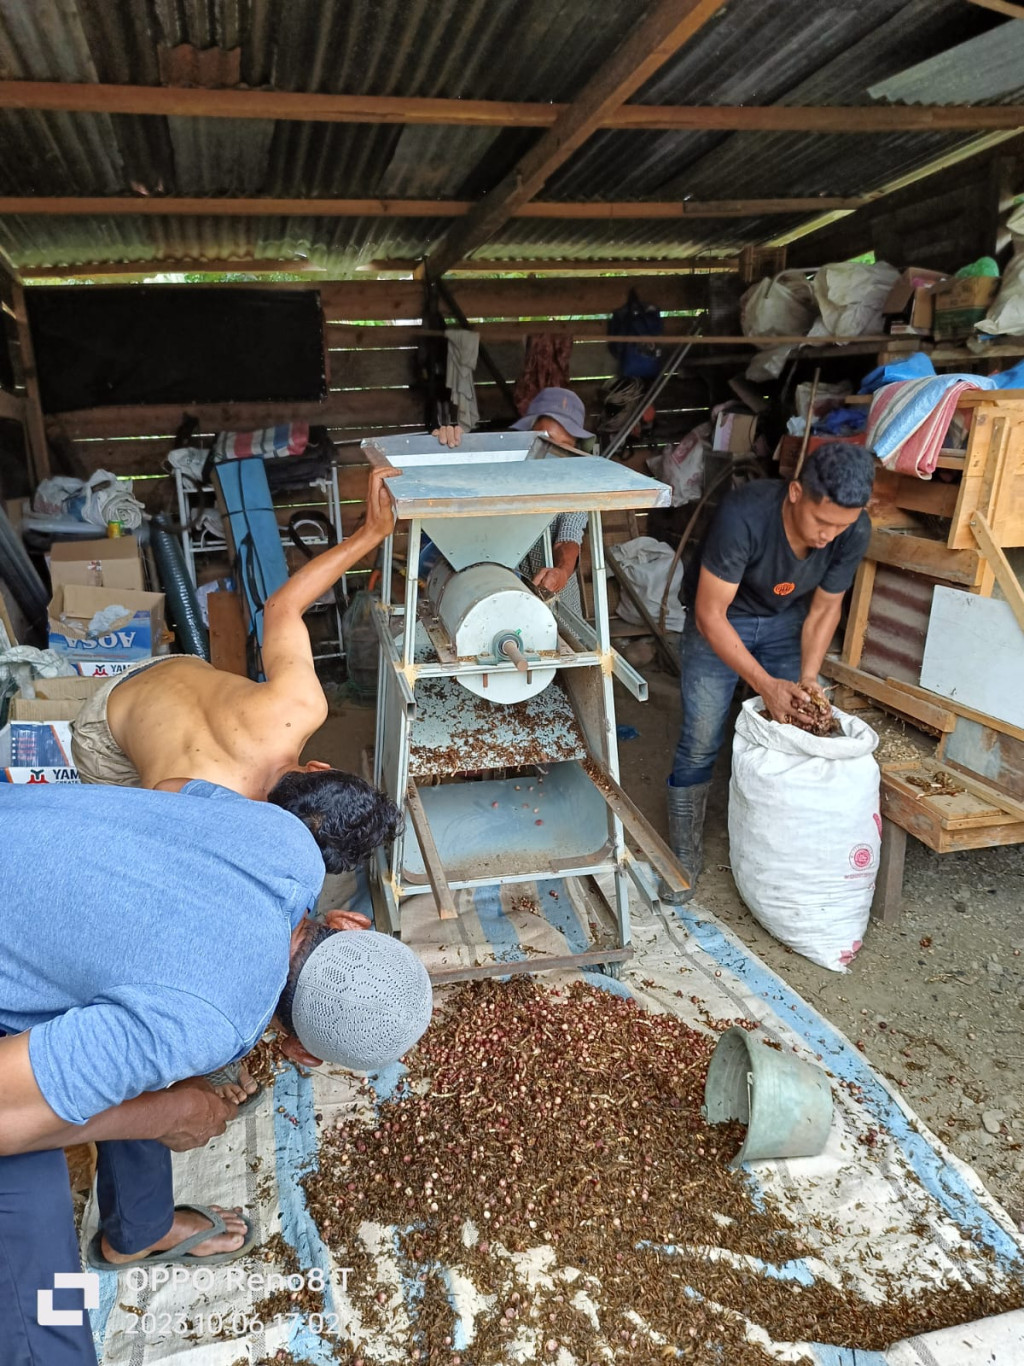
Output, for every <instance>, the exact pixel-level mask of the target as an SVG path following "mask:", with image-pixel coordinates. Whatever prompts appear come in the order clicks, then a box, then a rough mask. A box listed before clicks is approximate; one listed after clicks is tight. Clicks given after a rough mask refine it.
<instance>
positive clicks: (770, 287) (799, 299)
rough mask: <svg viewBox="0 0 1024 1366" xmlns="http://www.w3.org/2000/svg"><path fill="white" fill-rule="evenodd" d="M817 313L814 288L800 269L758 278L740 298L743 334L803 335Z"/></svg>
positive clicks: (751, 335) (754, 335)
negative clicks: (767, 277)
mask: <svg viewBox="0 0 1024 1366" xmlns="http://www.w3.org/2000/svg"><path fill="white" fill-rule="evenodd" d="M817 315H818V306H817V303H816V302H815V298H814V290H813V288H812V285H811V282H810V280H808V278H807V276H806V274H805V273H804V272H803V271H802V270H784V271H783V272H782V273H781V274H780V275H776V276H775V278H774V280H759V281H758V283H757V284H756V285H752V286H751V287H750V289H748V290H747V292H746V293H745V294H744V295H743V298H742V299H741V300H740V327H741V328H742V329H743V335H744V336H745V337H803V336H806V335H807V329H808V328H809V327H810V325H811V323H812V322H813V321H814V319H815V318H816V317H817Z"/></svg>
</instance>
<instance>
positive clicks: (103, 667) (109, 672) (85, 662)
mask: <svg viewBox="0 0 1024 1366" xmlns="http://www.w3.org/2000/svg"><path fill="white" fill-rule="evenodd" d="M158 653H161V654H162V653H163V651H162V650H161V651H159V652H158ZM68 663H69V664H70V665H71V667H72V668H73V669H74V670H75V671H76V673H77V674H78V675H79V677H80V678H106V679H111V678H114V677H115V676H116V675H117V674H123V673H126V672H127V670H128V669H130V668H131V667H132V665H133V664H134V663H135V661H134V660H133V659H69V660H68Z"/></svg>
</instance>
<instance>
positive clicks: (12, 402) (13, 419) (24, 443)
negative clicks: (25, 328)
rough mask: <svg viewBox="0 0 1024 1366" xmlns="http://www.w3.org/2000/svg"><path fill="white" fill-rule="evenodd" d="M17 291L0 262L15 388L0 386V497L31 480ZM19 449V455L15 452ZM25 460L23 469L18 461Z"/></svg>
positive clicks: (1, 324) (2, 322)
mask: <svg viewBox="0 0 1024 1366" xmlns="http://www.w3.org/2000/svg"><path fill="white" fill-rule="evenodd" d="M17 312H18V291H17V286H16V282H15V280H14V278H13V277H12V276H11V275H10V274H9V273H8V271H7V270H6V269H5V268H4V266H3V264H2V263H0V347H3V348H4V351H5V353H6V355H7V356H8V357H9V358H10V363H11V370H12V372H13V379H14V388H13V389H4V388H0V423H2V424H3V431H2V433H0V446H2V448H3V449H2V452H0V498H11V497H14V496H15V495H20V494H21V493H22V492H24V490H25V488H26V486H27V483H28V482H29V481H30V466H29V463H28V451H29V434H28V425H27V423H28V411H27V405H26V402H25V395H24V390H25V366H24V364H23V361H22V356H21V337H20V335H19V329H18V325H17V321H16V314H17ZM16 452H20V456H19V455H16V454H15V453H16ZM21 460H24V469H22V468H21V467H20V461H21Z"/></svg>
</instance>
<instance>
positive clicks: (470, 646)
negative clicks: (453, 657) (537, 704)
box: [427, 564, 558, 703]
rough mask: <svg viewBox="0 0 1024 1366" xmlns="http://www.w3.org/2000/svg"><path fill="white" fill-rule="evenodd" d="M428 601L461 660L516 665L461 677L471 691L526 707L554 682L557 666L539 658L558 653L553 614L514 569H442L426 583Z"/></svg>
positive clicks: (483, 566)
mask: <svg viewBox="0 0 1024 1366" xmlns="http://www.w3.org/2000/svg"><path fill="white" fill-rule="evenodd" d="M427 596H428V598H429V601H430V604H431V607H432V609H433V611H434V615H435V616H437V617H438V618H439V619H440V621H441V624H442V625H443V626H444V628H445V630H446V631H447V632H448V635H449V638H450V639H451V642H452V645H453V647H454V649H455V653H456V654H457V655H458V656H459V658H460V659H480V660H485V661H490V660H493V661H494V663H495V664H499V663H501V664H503V663H505V662H506V661H508V660H511V662H512V663H514V664H515V666H516V669H515V672H511V671H509V672H502V673H489V674H486V675H483V676H481V675H479V674H466V675H463V676H461V677H460V678H459V682H460V683H461V684H462V686H463V687H464V688H467V689H468V690H469V691H470V692H472V693H475V694H476V695H477V696H478V697H483V698H485V699H486V700H487V701H488V702H502V703H510V702H522V701H524V700H525V699H526V698H528V697H535V696H536V695H537V694H538V693H540V692H543V691H544V689H545V688H546V687H547V686H548V684H549V683H550V682H551V680H552V679H553V678H554V676H555V669H554V667H553V666H546V665H542V664H541V663H540V661H539V659H538V656H540V655H541V654H542V653H543V652H545V651H553V650H557V648H558V626H557V624H556V622H555V618H554V615H553V614H552V612H551V609H550V608H549V607H548V606H547V605H546V604H545V603H543V602H541V600H540V598H538V597H537V596H536V594H534V593H531V592H530V590H529V589H528V588H527V587H526V586H525V585H524V584H523V582H522V581H521V579H519V577H518V576H517V575H516V574H514V573H513V572H512V570H511V569H506V568H504V566H502V565H499V564H475V565H471V566H470V567H469V568H468V569H462V570H459V571H458V572H457V573H456V572H455V571H454V570H453V569H452V568H451V567H450V565H447V564H439V565H436V566H435V568H434V570H433V572H432V573H431V575H430V578H429V579H428V580H427Z"/></svg>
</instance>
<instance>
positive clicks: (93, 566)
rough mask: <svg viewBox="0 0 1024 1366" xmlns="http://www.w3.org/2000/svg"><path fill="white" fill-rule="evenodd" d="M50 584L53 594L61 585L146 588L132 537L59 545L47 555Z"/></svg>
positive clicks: (137, 589)
mask: <svg viewBox="0 0 1024 1366" xmlns="http://www.w3.org/2000/svg"><path fill="white" fill-rule="evenodd" d="M50 583H51V584H52V586H53V590H54V592H56V591H57V585H58V584H62V583H80V584H84V585H85V586H86V587H89V588H131V589H134V590H136V591H137V592H140V593H141V592H142V590H143V589H144V588H145V586H146V581H145V578H144V577H143V573H142V560H141V559H140V558H139V546H138V542H137V541H136V539H135V537H134V536H113V537H111V538H110V539H109V540H108V539H107V538H106V537H104V538H103V539H102V540H96V541H58V542H57V543H56V545H54V547H53V549H52V550H51V551H50Z"/></svg>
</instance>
